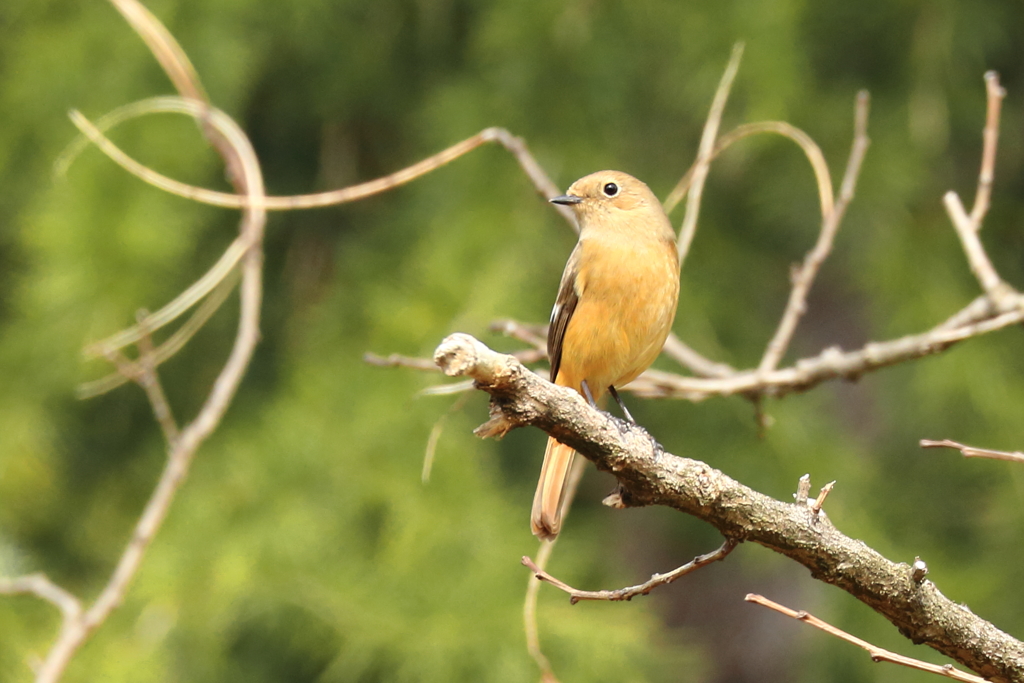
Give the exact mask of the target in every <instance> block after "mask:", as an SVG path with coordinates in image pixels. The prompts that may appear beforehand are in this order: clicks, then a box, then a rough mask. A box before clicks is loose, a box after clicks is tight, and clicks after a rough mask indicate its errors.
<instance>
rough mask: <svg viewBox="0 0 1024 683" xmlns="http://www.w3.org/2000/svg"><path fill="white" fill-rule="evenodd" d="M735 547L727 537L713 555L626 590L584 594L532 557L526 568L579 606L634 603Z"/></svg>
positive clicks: (526, 561)
mask: <svg viewBox="0 0 1024 683" xmlns="http://www.w3.org/2000/svg"><path fill="white" fill-rule="evenodd" d="M735 547H736V541H735V540H733V539H731V538H727V539H726V540H725V543H723V544H722V545H721V546H720V547H719V548H718V549H717V550H713V551H711V552H710V553H705V554H703V555H698V556H697V557H695V558H693V559H692V560H690V561H689V562H687V563H686V564H684V565H682V566H681V567H676V568H675V569H673V570H672V571H670V572H666V573H665V574H655V575H654V576H652V577H651V578H650V579H648V580H647V581H644V582H643V583H640V584H637V585H635V586H626V587H625V588H618V589H616V590H603V591H584V590H580V589H578V588H573V587H572V586H570V585H569V584H567V583H565V582H564V581H562V580H561V579H556V578H555V577H554V576H552V575H551V574H548V573H547V572H546V571H544V570H543V569H541V568H540V567H539V566H538V565H537V563H535V562H534V561H533V560H531V559H530V558H529V557H526V556H524V557H523V565H524V566H525V567H527V568H528V569H529V570H530V571H531V572H533V575H534V577H536V579H537V580H538V581H547V582H548V583H550V584H551V585H552V586H554V587H555V588H558V589H559V590H562V591H565V592H566V593H568V594H569V602H571V603H572V604H574V605H575V604H576V603H577V602H579V601H580V600H606V601H609V602H617V601H621V600H632V599H633V598H635V597H637V596H638V595H647V594H648V593H650V592H651V591H652V590H654V589H655V588H657V587H658V586H667V585H668V584H670V583H672V582H673V581H675V580H676V579H678V578H679V577H681V576H686V575H687V574H690V573H691V572H695V571H697V570H698V569H700V568H701V567H706V566H707V565H709V564H711V563H712V562H717V561H718V560H721V559H724V558H725V556H726V555H728V554H729V553H731V552H732V551H733V548H735Z"/></svg>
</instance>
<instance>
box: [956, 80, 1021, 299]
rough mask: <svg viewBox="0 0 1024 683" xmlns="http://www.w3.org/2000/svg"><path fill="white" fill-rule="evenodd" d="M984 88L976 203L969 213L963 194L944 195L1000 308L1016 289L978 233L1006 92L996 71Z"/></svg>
mask: <svg viewBox="0 0 1024 683" xmlns="http://www.w3.org/2000/svg"><path fill="white" fill-rule="evenodd" d="M985 90H986V93H987V95H988V97H987V107H986V115H985V128H984V131H983V132H982V140H983V144H982V153H981V170H980V171H979V172H978V189H977V191H976V193H975V195H974V206H973V207H972V208H971V213H970V214H969V215H968V213H967V210H966V209H965V208H964V205H963V202H962V201H961V200H960V196H959V195H958V194H957V193H956V192H954V191H953V190H950V191H949V192H947V193H946V194H945V195H944V196H943V198H942V201H943V204H944V205H945V207H946V213H948V214H949V218H950V221H952V223H953V227H954V228H955V229H956V234H957V236H958V237H959V238H960V244H961V245H962V246H963V250H964V253H965V254H966V255H967V263H968V265H969V266H970V268H971V272H972V273H974V277H976V278H977V280H978V284H980V285H981V288H982V290H984V292H985V294H986V295H987V296H988V298H989V300H990V301H991V302H992V303H993V304H994V305H995V306H996V307H997V308H998V309H1000V310H1003V311H1005V310H1006V309H1007V308H1008V307H1009V306H1011V305H1012V303H1013V302H1012V297H1013V294H1014V293H1015V292H1014V290H1013V288H1012V287H1010V285H1008V284H1007V283H1005V282H1003V280H1002V278H1000V277H999V274H998V273H997V272H996V269H995V266H993V265H992V261H991V259H989V257H988V254H987V253H986V252H985V248H984V247H983V246H982V244H981V239H980V238H979V236H978V232H979V231H980V230H981V226H982V221H983V220H984V219H985V215H986V214H987V213H988V209H989V206H990V200H991V196H992V183H993V181H994V179H995V165H996V150H997V146H998V142H999V117H1000V113H1001V110H1002V103H1003V98H1004V97H1005V96H1006V91H1005V90H1003V88H1002V87H1001V86H1000V85H999V75H998V74H997V73H996V72H994V71H989V72H987V73H986V74H985Z"/></svg>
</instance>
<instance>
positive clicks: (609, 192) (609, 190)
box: [601, 183, 619, 197]
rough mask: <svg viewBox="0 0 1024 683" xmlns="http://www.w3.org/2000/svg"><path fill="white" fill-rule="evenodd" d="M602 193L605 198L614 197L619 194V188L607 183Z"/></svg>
mask: <svg viewBox="0 0 1024 683" xmlns="http://www.w3.org/2000/svg"><path fill="white" fill-rule="evenodd" d="M601 191H602V192H604V196H605V197H614V196H615V195H617V194H618V193H619V186H618V185H616V184H615V183H605V185H604V187H602V188H601Z"/></svg>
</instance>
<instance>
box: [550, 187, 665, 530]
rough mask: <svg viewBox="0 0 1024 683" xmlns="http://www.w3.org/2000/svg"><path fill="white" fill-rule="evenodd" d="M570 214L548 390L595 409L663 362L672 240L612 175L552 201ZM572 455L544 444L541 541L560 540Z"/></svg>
mask: <svg viewBox="0 0 1024 683" xmlns="http://www.w3.org/2000/svg"><path fill="white" fill-rule="evenodd" d="M551 202H552V203H554V204H565V205H567V206H571V207H572V209H573V212H574V213H575V214H576V219H577V222H578V223H579V226H580V240H579V242H578V243H577V244H576V248H575V249H573V252H572V254H571V255H570V256H569V262H568V263H566V264H565V272H564V273H563V274H562V284H561V285H560V286H559V289H558V298H557V299H555V307H554V310H552V311H551V325H550V327H549V328H548V357H549V358H550V359H551V381H553V382H554V383H555V384H558V385H559V386H563V387H572V388H573V389H575V390H576V391H578V392H580V393H581V394H583V396H584V397H585V398H586V399H587V400H588V401H589V402H590V403H591V405H595V406H596V405H597V401H599V400H600V399H601V397H602V396H604V394H605V392H609V393H611V395H612V396H613V397H614V398H615V400H616V402H618V404H619V405H620V406H621V407H622V410H623V412H624V413H625V415H626V417H627V419H629V420H630V421H632V417H630V415H629V412H628V411H626V408H625V406H624V405H623V404H622V401H621V400H619V395H618V393H617V392H616V391H615V387H617V386H622V385H624V384H628V383H629V382H631V381H633V380H634V379H636V377H637V375H639V374H640V373H641V372H643V371H644V370H646V369H647V368H648V366H650V364H651V363H652V362H654V359H655V358H657V357H658V354H659V353H660V352H661V347H662V346H663V345H664V343H665V338H666V337H668V333H669V331H670V330H671V329H672V320H673V319H674V318H675V314H676V303H677V301H678V300H679V257H678V255H677V253H676V239H675V237H676V236H675V233H674V232H673V230H672V224H671V223H669V220H668V216H666V215H665V211H664V210H663V209H662V208H661V203H660V202H659V201H658V199H657V198H656V197H655V196H654V194H653V193H652V192H651V190H650V189H649V188H648V187H647V185H645V184H644V183H642V182H640V181H639V180H637V179H636V178H634V177H632V176H630V175H627V174H625V173H620V172H618V171H600V172H598V173H592V174H591V175H588V176H586V177H584V178H580V179H579V180H577V181H576V182H575V183H573V184H572V186H570V187H569V191H568V192H567V193H566V194H564V195H562V196H560V197H555V198H554V199H552V200H551ZM575 455H576V452H575V451H574V450H573V449H571V448H569V447H568V446H566V445H564V444H562V443H559V442H558V441H556V440H555V439H552V438H549V439H548V447H547V450H546V451H545V452H544V465H543V467H542V468H541V471H540V482H538V484H537V493H536V495H535V496H534V498H533V515H532V518H531V520H530V522H531V526H532V527H533V533H534V535H535V536H538V537H540V538H542V539H552V538H554V537H555V536H557V535H558V530H559V528H560V527H561V525H562V505H563V504H564V496H565V483H566V480H567V478H568V475H569V470H570V468H571V467H572V461H573V456H575Z"/></svg>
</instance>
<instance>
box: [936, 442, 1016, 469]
mask: <svg viewBox="0 0 1024 683" xmlns="http://www.w3.org/2000/svg"><path fill="white" fill-rule="evenodd" d="M920 443H921V448H955V449H956V450H958V451H960V453H961V454H962V455H963V456H964V457H965V458H990V459H992V460H1009V461H1010V462H1022V463H1024V453H1022V452H1020V451H1012V452H1011V451H993V450H989V449H987V448H975V447H973V446H965V445H964V444H962V443H958V442H956V441H950V440H949V439H942V440H941V441H931V440H930V439H921V442H920Z"/></svg>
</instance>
